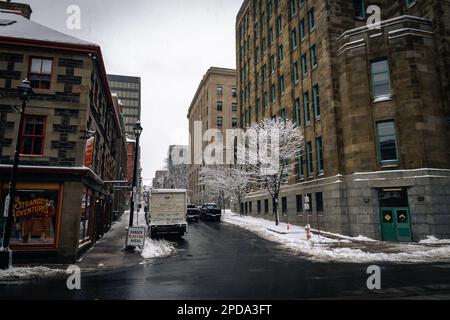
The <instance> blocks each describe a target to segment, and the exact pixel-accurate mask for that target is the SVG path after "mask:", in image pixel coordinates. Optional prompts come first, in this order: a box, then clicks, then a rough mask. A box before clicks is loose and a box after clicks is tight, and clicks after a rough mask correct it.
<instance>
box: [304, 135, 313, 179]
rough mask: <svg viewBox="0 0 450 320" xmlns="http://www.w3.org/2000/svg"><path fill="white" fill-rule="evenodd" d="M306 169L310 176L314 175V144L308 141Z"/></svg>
mask: <svg viewBox="0 0 450 320" xmlns="http://www.w3.org/2000/svg"><path fill="white" fill-rule="evenodd" d="M306 168H307V169H308V176H312V175H313V170H314V169H313V151H312V143H311V141H308V142H307V143H306Z"/></svg>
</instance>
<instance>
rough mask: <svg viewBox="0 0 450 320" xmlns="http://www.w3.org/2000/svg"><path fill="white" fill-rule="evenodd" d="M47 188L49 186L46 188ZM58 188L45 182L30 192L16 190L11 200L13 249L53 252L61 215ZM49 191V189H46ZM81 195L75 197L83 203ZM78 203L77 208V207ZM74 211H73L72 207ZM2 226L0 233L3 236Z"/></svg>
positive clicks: (27, 190) (11, 240)
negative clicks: (12, 202)
mask: <svg viewBox="0 0 450 320" xmlns="http://www.w3.org/2000/svg"><path fill="white" fill-rule="evenodd" d="M50 185H51V186H50ZM60 187H61V186H60V185H59V184H53V183H46V187H45V188H43V187H42V186H40V185H39V184H36V185H35V186H34V187H29V188H31V190H30V189H28V188H27V189H25V188H23V189H22V188H18V189H17V192H16V197H15V199H14V203H15V206H14V210H13V219H14V221H13V223H12V225H11V239H10V245H11V247H12V249H14V248H18V247H20V248H26V247H31V248H32V249H31V250H33V249H34V248H33V247H36V249H35V250H39V249H54V248H56V245H57V239H58V236H59V232H60V231H59V225H60V223H59V220H60V214H61V207H60V203H59V199H60V196H62V195H60V192H59V189H60ZM47 188H49V189H47ZM2 191H3V192H1V193H2V198H1V199H0V202H1V204H2V208H3V206H4V203H5V197H6V194H7V191H6V190H2ZM82 195H83V193H81V194H80V195H79V198H78V199H79V200H78V201H80V202H82V201H83V199H81V198H82ZM80 202H78V205H80V204H79V203H80ZM74 209H75V208H74ZM3 231H4V230H3V226H2V231H1V232H2V233H3Z"/></svg>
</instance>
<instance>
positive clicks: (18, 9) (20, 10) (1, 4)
mask: <svg viewBox="0 0 450 320" xmlns="http://www.w3.org/2000/svg"><path fill="white" fill-rule="evenodd" d="M0 12H8V13H15V14H18V15H21V16H23V17H25V18H27V19H28V20H30V17H31V13H32V12H33V10H31V7H30V5H28V4H25V3H17V2H11V0H0Z"/></svg>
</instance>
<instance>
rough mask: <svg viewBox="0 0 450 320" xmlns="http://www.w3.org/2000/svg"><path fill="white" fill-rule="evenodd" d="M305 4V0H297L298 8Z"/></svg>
mask: <svg viewBox="0 0 450 320" xmlns="http://www.w3.org/2000/svg"><path fill="white" fill-rule="evenodd" d="M304 4H305V0H298V8H299V9H300V8H301V7H303V5H304Z"/></svg>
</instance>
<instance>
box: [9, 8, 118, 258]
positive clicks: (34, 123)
mask: <svg viewBox="0 0 450 320" xmlns="http://www.w3.org/2000/svg"><path fill="white" fill-rule="evenodd" d="M0 11H1V10H0ZM0 17H1V20H2V23H1V25H0V141H1V144H0V205H1V207H2V208H3V206H4V200H5V197H6V195H7V193H8V185H9V180H10V172H11V164H12V161H13V155H14V149H15V145H16V136H17V131H18V123H19V114H18V113H17V112H15V111H14V110H13V108H12V107H11V106H14V105H19V104H20V101H19V99H18V91H17V86H18V85H19V84H20V83H21V81H22V80H23V79H26V78H28V79H29V80H30V82H31V85H32V87H33V90H34V95H32V97H31V99H30V101H29V103H28V106H27V110H26V116H25V125H24V130H23V132H21V135H22V145H21V156H20V164H19V176H18V185H17V187H18V197H17V198H16V199H15V202H16V203H15V207H14V221H13V230H12V238H11V248H12V250H13V251H14V254H15V255H16V257H19V258H20V257H23V258H24V259H27V260H30V259H34V258H36V259H37V260H38V261H42V259H45V260H46V261H60V262H74V261H75V260H76V258H77V257H78V256H79V255H80V254H81V253H82V252H84V250H86V249H87V248H88V247H90V246H91V245H92V244H93V243H95V241H97V240H98V239H100V238H101V237H102V236H103V235H104V234H105V233H106V232H107V231H108V230H109V228H110V226H111V222H112V220H113V219H114V215H113V211H114V210H121V209H120V206H119V205H117V203H116V204H114V203H113V202H114V199H115V196H119V195H118V192H116V191H114V189H113V186H114V185H113V183H111V182H112V181H117V180H125V170H124V169H125V168H126V147H125V134H124V133H125V132H124V126H123V122H122V120H121V118H120V113H119V110H118V101H114V100H113V97H112V95H111V92H110V89H109V86H108V80H107V77H106V71H105V67H104V63H103V58H102V52H101V49H100V47H99V46H97V45H95V44H92V43H89V42H86V41H83V40H79V39H77V38H73V37H71V36H67V35H64V34H62V33H59V32H57V31H54V30H52V29H49V28H47V27H45V26H42V25H39V24H37V23H35V22H32V21H30V20H29V19H27V18H26V17H22V16H21V15H18V14H13V13H9V12H7V13H5V12H0ZM31 35H33V36H31ZM116 205H117V206H116ZM113 208H117V209H114V210H113ZM116 214H117V215H120V214H121V212H117V213H116ZM3 222H4V220H3V219H1V223H2V225H3ZM1 229H2V228H1ZM2 230H3V229H2Z"/></svg>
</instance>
